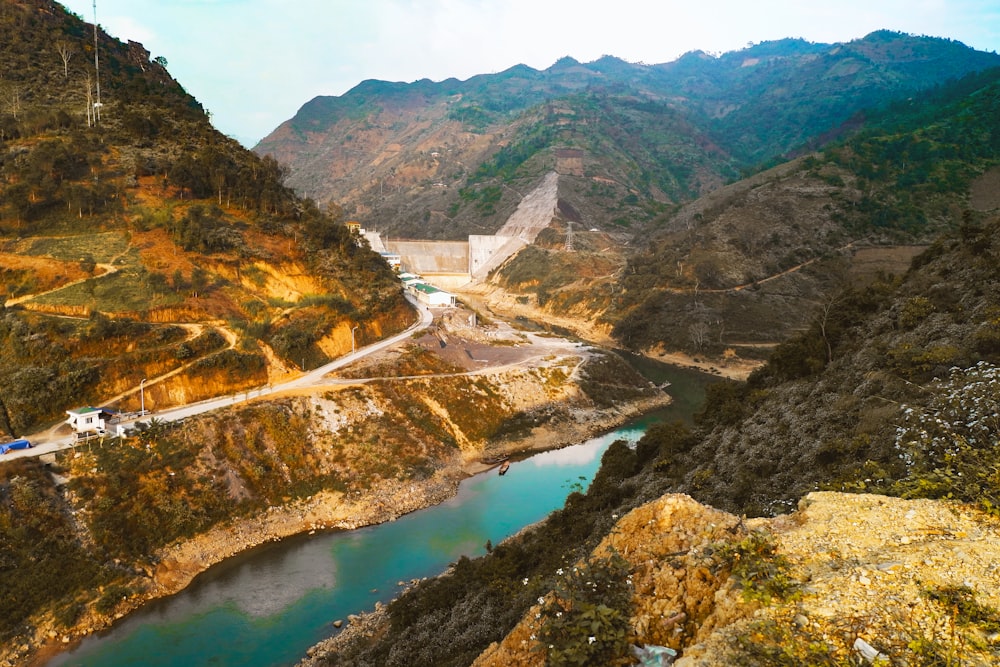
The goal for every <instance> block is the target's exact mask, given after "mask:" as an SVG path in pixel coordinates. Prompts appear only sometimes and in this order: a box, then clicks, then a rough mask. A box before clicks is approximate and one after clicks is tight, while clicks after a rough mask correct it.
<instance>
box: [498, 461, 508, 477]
mask: <svg viewBox="0 0 1000 667" xmlns="http://www.w3.org/2000/svg"><path fill="white" fill-rule="evenodd" d="M509 469H510V461H504V462H503V463H501V464H500V474H501V475H506V474H507V470H509Z"/></svg>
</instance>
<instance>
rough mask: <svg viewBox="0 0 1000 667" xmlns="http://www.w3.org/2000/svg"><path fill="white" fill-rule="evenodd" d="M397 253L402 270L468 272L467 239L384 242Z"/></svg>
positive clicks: (413, 271) (418, 272)
mask: <svg viewBox="0 0 1000 667" xmlns="http://www.w3.org/2000/svg"><path fill="white" fill-rule="evenodd" d="M385 246H386V248H387V249H388V251H389V252H394V253H398V254H399V256H400V261H401V263H402V270H403V271H409V272H410V273H416V274H420V275H422V274H433V273H462V274H468V273H469V242H468V241H396V240H390V241H388V242H386V244H385Z"/></svg>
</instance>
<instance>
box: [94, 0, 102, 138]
mask: <svg viewBox="0 0 1000 667" xmlns="http://www.w3.org/2000/svg"><path fill="white" fill-rule="evenodd" d="M94 78H95V80H96V81H97V101H96V102H94V125H97V124H98V123H100V120H101V106H102V104H101V60H100V57H99V56H98V55H97V0H94Z"/></svg>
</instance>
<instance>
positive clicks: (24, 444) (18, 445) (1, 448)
mask: <svg viewBox="0 0 1000 667" xmlns="http://www.w3.org/2000/svg"><path fill="white" fill-rule="evenodd" d="M29 447H31V443H30V442H28V441H27V440H25V439H24V438H21V439H20V440H15V441H13V442H7V443H4V444H2V445H0V454H6V453H7V452H10V451H13V450H15V449H28V448H29Z"/></svg>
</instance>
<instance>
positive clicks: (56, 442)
mask: <svg viewBox="0 0 1000 667" xmlns="http://www.w3.org/2000/svg"><path fill="white" fill-rule="evenodd" d="M406 299H407V300H408V301H409V302H410V303H411V304H412V305H413V306H414V307H415V308H416V309H417V312H418V313H419V314H420V319H419V320H418V321H417V322H415V323H414V324H413V325H411V326H410V327H409V328H408V329H406V330H405V331H403V332H401V333H398V334H396V335H395V336H391V337H389V338H385V339H383V340H380V341H378V342H377V343H372V344H371V345H367V346H365V347H362V348H359V349H358V350H356V351H355V352H353V353H351V354H347V355H344V356H343V357H340V358H339V359H335V360H333V361H331V362H330V363H328V364H325V365H323V366H320V367H319V368H316V369H314V370H311V371H309V372H308V373H304V374H303V375H300V376H299V377H297V378H294V379H292V380H289V381H287V382H282V383H281V384H276V385H273V386H270V387H259V388H257V389H251V390H249V391H241V392H239V393H237V394H231V395H227V396H220V397H217V398H210V399H207V400H204V401H199V402H197V403H189V404H187V405H182V406H179V407H176V408H169V409H167V410H162V411H160V412H156V413H147V414H146V415H144V416H142V417H141V418H136V419H131V420H127V421H125V422H122V425H123V426H125V427H127V428H128V427H134V426H135V425H136V424H137V423H140V422H147V423H148V422H149V420H150V419H154V418H155V419H156V420H158V421H161V422H171V421H179V420H181V419H186V418H188V417H191V416H194V415H199V414H202V413H204V412H210V411H212V410H218V409H220V408H227V407H230V406H232V405H234V404H236V403H239V402H240V401H248V400H250V399H252V398H259V397H261V396H269V395H271V394H277V393H279V392H282V391H287V390H289V389H303V388H306V387H311V386H315V385H318V384H323V376H324V375H326V374H327V373H329V372H331V371H333V370H336V369H338V368H341V367H342V366H346V365H347V364H350V363H353V362H355V361H357V360H358V359H361V358H362V357H365V356H368V355H370V354H374V353H375V352H379V351H381V350H384V349H386V348H388V347H392V346H393V345H396V344H398V343H399V342H401V341H403V340H406V339H407V338H410V337H411V336H412V335H413V334H414V333H415V332H417V331H421V330H423V329H426V328H427V327H428V326H430V324H431V322H433V321H434V314H433V313H432V312H431V310H430V309H429V308H427V307H426V306H424V305H423V304H420V303H418V302H417V301H416V300H415V299H413V298H412V297H411V296H410V295H409V294H407V295H406ZM47 438H49V439H47ZM28 439H29V440H31V442H32V444H33V445H34V446H33V447H32V448H31V449H23V450H17V451H13V452H8V453H7V454H4V455H3V457H2V458H0V462H3V461H9V460H12V459H16V458H21V457H25V456H41V455H42V454H46V453H49V452H54V451H57V450H60V449H66V448H68V447H72V446H74V445H76V444H80V442H82V441H77V440H76V439H75V438H74V437H73V436H66V437H62V438H56V439H51V436H50V435H49V432H43V433H38V434H35V435H30V436H28Z"/></svg>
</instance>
